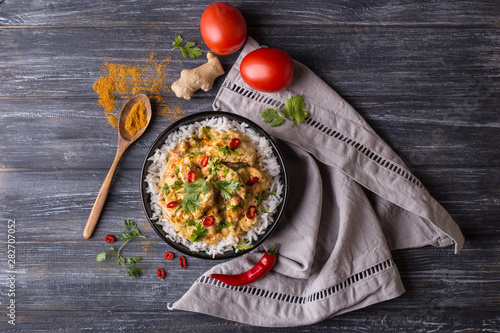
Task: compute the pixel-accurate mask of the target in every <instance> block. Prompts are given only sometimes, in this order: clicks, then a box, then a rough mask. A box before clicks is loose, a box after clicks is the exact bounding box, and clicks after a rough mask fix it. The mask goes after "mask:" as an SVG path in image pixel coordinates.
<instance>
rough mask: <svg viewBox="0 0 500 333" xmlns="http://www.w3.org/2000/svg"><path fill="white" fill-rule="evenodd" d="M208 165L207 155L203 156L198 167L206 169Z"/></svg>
mask: <svg viewBox="0 0 500 333" xmlns="http://www.w3.org/2000/svg"><path fill="white" fill-rule="evenodd" d="M207 164H208V155H205V156H203V158H202V159H201V162H200V165H201V167H202V168H204V167H206V166H207Z"/></svg>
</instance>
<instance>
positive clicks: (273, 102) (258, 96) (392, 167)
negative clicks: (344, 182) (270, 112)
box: [222, 79, 425, 188]
mask: <svg viewBox="0 0 500 333" xmlns="http://www.w3.org/2000/svg"><path fill="white" fill-rule="evenodd" d="M222 88H225V89H227V90H229V91H230V92H232V93H234V94H237V95H239V96H242V97H244V98H247V99H249V100H252V101H255V102H257V103H262V104H267V105H270V106H272V107H277V108H283V107H284V106H285V103H283V102H282V101H279V100H277V99H274V98H271V97H269V96H266V95H264V94H262V93H259V92H256V91H254V90H250V89H247V88H245V87H242V86H240V85H238V84H237V83H235V82H234V81H231V80H228V79H226V80H224V82H223V84H222ZM304 124H307V125H308V126H310V127H312V128H313V129H315V130H317V131H319V132H320V133H322V134H324V135H327V136H329V137H331V138H334V139H336V140H339V141H342V142H344V143H345V144H347V145H349V146H351V147H353V148H354V149H356V150H357V151H359V152H360V153H361V154H363V155H364V156H366V157H368V158H369V159H370V160H372V161H374V162H375V163H377V164H378V165H380V166H381V167H383V168H385V169H387V170H389V171H391V172H393V173H395V174H397V175H399V176H401V177H403V178H404V179H406V180H408V181H409V182H411V183H413V184H414V185H417V186H418V187H420V188H425V187H424V185H423V184H422V183H421V182H420V181H419V180H418V178H417V177H415V176H414V175H413V174H412V173H411V172H410V171H408V170H406V169H405V168H404V167H403V166H401V165H399V164H397V163H396V162H394V161H391V160H390V159H389V158H386V157H384V156H383V155H382V154H380V153H378V152H377V151H376V150H375V149H373V148H370V147H368V146H366V145H365V144H363V143H360V142H358V141H356V140H354V139H352V138H351V137H349V136H348V135H346V134H343V133H341V132H340V131H338V130H337V129H335V128H332V127H330V126H329V125H326V124H324V123H323V122H321V121H319V120H317V119H314V118H312V117H311V116H308V117H307V119H306V121H305V123H304Z"/></svg>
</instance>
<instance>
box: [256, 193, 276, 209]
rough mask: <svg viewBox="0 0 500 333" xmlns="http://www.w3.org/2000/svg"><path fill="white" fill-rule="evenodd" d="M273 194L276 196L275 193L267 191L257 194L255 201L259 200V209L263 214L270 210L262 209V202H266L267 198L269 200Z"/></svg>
mask: <svg viewBox="0 0 500 333" xmlns="http://www.w3.org/2000/svg"><path fill="white" fill-rule="evenodd" d="M273 194H275V192H269V193H266V191H262V192H260V193H257V196H256V197H255V200H257V208H258V209H259V210H260V211H261V212H267V211H268V209H262V208H261V207H260V205H261V204H262V201H264V200H266V199H267V198H269V196H270V195H273Z"/></svg>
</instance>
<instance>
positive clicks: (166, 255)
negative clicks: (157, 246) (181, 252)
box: [163, 252, 174, 260]
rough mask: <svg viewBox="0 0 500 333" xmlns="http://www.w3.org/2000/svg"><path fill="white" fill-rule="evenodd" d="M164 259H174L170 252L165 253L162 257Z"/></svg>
mask: <svg viewBox="0 0 500 333" xmlns="http://www.w3.org/2000/svg"><path fill="white" fill-rule="evenodd" d="M163 256H164V257H165V259H167V260H171V259H174V254H173V253H172V252H165V254H164V255H163Z"/></svg>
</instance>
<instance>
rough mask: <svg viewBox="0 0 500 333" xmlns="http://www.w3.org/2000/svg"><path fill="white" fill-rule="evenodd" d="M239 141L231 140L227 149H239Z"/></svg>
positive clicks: (236, 139)
mask: <svg viewBox="0 0 500 333" xmlns="http://www.w3.org/2000/svg"><path fill="white" fill-rule="evenodd" d="M240 143H241V141H240V139H238V138H232V139H231V141H229V148H231V149H232V150H235V149H236V148H238V147H239V145H240Z"/></svg>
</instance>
